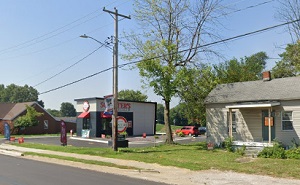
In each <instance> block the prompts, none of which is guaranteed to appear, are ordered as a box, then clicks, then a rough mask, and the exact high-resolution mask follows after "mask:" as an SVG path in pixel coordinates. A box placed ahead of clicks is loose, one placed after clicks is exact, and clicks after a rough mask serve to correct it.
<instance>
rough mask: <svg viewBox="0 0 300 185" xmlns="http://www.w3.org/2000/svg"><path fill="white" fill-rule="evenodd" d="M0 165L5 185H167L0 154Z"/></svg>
mask: <svg viewBox="0 0 300 185" xmlns="http://www.w3.org/2000/svg"><path fill="white" fill-rule="evenodd" d="M0 164H1V168H0V184H1V185H40V184H42V185H53V184H59V185H83V184H90V185H93V184H95V185H120V184H122V185H141V184H143V185H163V183H157V182H151V181H145V180H140V179H134V178H129V177H125V176H119V175H113V174H107V173H100V172H95V171H90V170H82V169H79V168H73V167H67V166H62V165H55V164H49V163H43V162H38V161H33V160H27V159H22V158H15V157H10V156H4V155H0ZM100 168H105V167H100Z"/></svg>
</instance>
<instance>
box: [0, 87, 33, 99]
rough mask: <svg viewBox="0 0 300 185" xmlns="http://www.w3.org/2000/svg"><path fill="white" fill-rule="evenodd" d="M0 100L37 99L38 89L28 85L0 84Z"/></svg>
mask: <svg viewBox="0 0 300 185" xmlns="http://www.w3.org/2000/svg"><path fill="white" fill-rule="evenodd" d="M0 93H1V95H0V102H10V103H20V102H32V101H35V102H36V101H38V94H39V93H38V91H37V90H36V89H35V88H33V87H31V86H28V85H24V86H18V85H15V84H10V85H8V86H6V87H5V86H4V85H0Z"/></svg>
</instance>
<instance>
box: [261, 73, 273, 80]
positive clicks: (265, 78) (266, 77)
mask: <svg viewBox="0 0 300 185" xmlns="http://www.w3.org/2000/svg"><path fill="white" fill-rule="evenodd" d="M262 76H263V81H264V82H265V81H270V80H271V72H270V71H265V72H263V74H262Z"/></svg>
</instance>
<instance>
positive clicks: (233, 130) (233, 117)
mask: <svg viewBox="0 0 300 185" xmlns="http://www.w3.org/2000/svg"><path fill="white" fill-rule="evenodd" d="M231 113H232V132H236V112H231ZM229 118H230V115H229V112H227V125H228V132H229V125H230V122H229Z"/></svg>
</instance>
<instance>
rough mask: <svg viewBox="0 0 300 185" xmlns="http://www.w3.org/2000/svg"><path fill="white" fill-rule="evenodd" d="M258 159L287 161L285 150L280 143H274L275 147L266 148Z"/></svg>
mask: <svg viewBox="0 0 300 185" xmlns="http://www.w3.org/2000/svg"><path fill="white" fill-rule="evenodd" d="M257 157H262V158H273V159H285V158H286V155H285V150H284V148H283V147H282V145H281V144H279V143H274V146H273V147H265V148H264V149H263V150H262V151H261V152H260V153H259V154H258V155H257Z"/></svg>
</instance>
